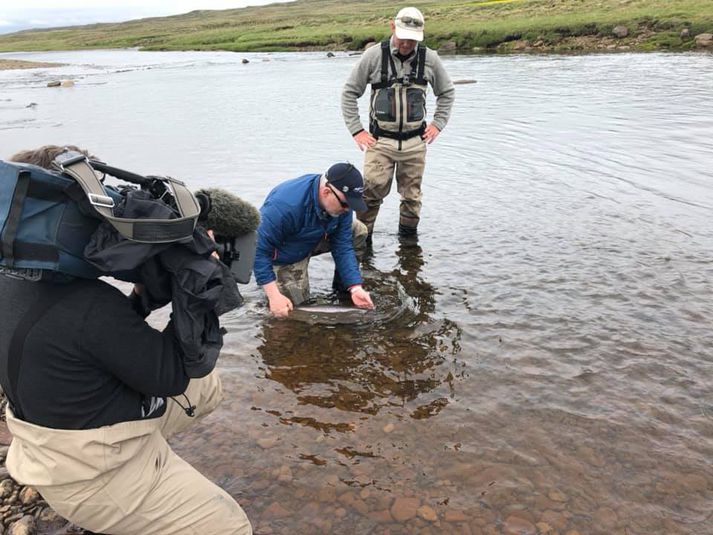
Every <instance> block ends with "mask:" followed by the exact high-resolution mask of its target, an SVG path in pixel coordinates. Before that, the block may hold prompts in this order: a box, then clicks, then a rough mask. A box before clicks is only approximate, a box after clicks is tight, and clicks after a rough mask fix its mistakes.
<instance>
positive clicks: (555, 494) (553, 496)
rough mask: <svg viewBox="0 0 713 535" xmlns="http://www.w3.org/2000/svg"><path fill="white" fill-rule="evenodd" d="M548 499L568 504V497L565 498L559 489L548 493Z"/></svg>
mask: <svg viewBox="0 0 713 535" xmlns="http://www.w3.org/2000/svg"><path fill="white" fill-rule="evenodd" d="M547 497H548V498H549V499H550V500H552V501H553V502H562V503H563V502H566V501H567V496H565V495H564V494H563V493H562V492H560V491H559V490H557V489H552V490H551V491H549V492H548V493H547Z"/></svg>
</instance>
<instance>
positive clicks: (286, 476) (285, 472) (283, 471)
mask: <svg viewBox="0 0 713 535" xmlns="http://www.w3.org/2000/svg"><path fill="white" fill-rule="evenodd" d="M292 479H293V476H292V470H291V469H290V467H289V466H287V465H286V464H283V465H282V466H281V467H280V471H279V473H278V475H277V480H278V481H282V482H283V483H289V482H290V481H292Z"/></svg>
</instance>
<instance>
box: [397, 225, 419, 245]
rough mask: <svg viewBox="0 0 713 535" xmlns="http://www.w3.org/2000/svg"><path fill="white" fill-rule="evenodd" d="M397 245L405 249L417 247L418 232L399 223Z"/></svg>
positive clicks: (414, 228)
mask: <svg viewBox="0 0 713 535" xmlns="http://www.w3.org/2000/svg"><path fill="white" fill-rule="evenodd" d="M399 243H400V244H401V245H403V246H405V247H409V246H416V245H418V230H417V228H416V227H407V226H406V225H402V224H401V223H399Z"/></svg>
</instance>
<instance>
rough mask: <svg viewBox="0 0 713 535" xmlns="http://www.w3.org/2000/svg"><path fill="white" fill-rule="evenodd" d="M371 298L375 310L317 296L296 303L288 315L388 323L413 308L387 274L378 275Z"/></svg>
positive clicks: (313, 320) (317, 321)
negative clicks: (301, 302) (385, 275)
mask: <svg viewBox="0 0 713 535" xmlns="http://www.w3.org/2000/svg"><path fill="white" fill-rule="evenodd" d="M372 298H373V299H374V303H375V304H376V308H375V309H374V310H369V309H365V308H357V307H355V306H353V305H352V304H351V302H349V301H333V300H331V299H324V298H321V297H317V298H314V299H312V300H310V301H308V302H306V303H303V304H301V305H298V306H296V307H295V308H294V309H293V310H292V311H291V312H290V314H289V315H288V316H287V317H288V318H289V319H293V320H296V321H301V322H304V323H309V324H311V325H350V324H351V325H367V324H375V323H387V322H390V321H392V320H394V319H396V318H398V317H400V316H401V315H402V314H403V313H404V312H406V311H407V310H409V309H411V308H412V307H413V303H412V300H411V298H410V297H409V296H408V295H406V291H405V290H404V289H403V287H402V286H401V284H399V282H398V281H396V280H394V279H392V278H389V277H382V278H381V281H380V287H379V288H378V289H377V290H376V291H375V292H373V294H372Z"/></svg>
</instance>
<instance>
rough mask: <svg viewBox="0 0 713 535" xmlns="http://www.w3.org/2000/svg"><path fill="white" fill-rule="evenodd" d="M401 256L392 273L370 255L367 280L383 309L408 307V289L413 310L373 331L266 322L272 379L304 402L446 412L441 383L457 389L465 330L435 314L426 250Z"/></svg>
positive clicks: (360, 409)
mask: <svg viewBox="0 0 713 535" xmlns="http://www.w3.org/2000/svg"><path fill="white" fill-rule="evenodd" d="M397 254H398V258H399V268H397V269H395V270H394V271H393V272H392V273H390V274H389V273H383V272H380V271H379V270H377V269H375V268H374V267H373V266H371V265H370V264H369V262H368V260H367V261H366V262H365V265H364V266H363V273H364V278H365V280H366V282H367V285H368V286H369V288H371V289H372V294H373V296H374V299H375V302H376V303H377V304H378V306H380V307H399V306H401V305H402V303H399V302H398V301H399V300H401V299H402V297H401V295H402V294H403V292H402V291H401V290H400V288H403V289H404V290H405V294H406V298H407V299H409V300H410V301H411V302H412V303H413V305H412V306H411V307H408V308H406V310H405V312H404V313H403V314H401V315H399V316H398V317H396V318H394V319H393V320H392V321H388V322H387V321H384V322H382V323H376V324H371V325H368V328H364V326H360V325H337V326H325V325H306V324H303V323H296V322H290V321H281V320H274V319H271V320H267V321H265V323H264V325H263V328H262V334H261V340H262V344H261V345H260V346H259V347H258V352H259V355H260V356H261V358H262V360H263V362H264V364H265V365H266V370H265V375H266V377H267V378H268V379H271V380H273V381H277V382H278V383H280V384H282V385H283V386H285V387H287V388H288V389H289V390H291V391H292V392H294V393H295V394H296V395H297V400H298V402H299V403H300V404H302V405H307V406H315V407H320V408H323V409H332V408H336V409H339V410H340V411H347V412H350V413H363V414H371V415H376V414H377V413H379V411H380V410H382V409H383V408H385V407H394V406H396V407H408V408H410V409H411V411H412V412H411V416H412V417H413V418H418V419H422V418H427V417H429V416H432V415H435V414H437V413H439V412H440V411H441V410H442V409H443V407H445V406H446V405H447V403H448V401H447V399H446V398H445V397H444V396H443V392H441V391H440V390H441V389H440V388H439V387H441V386H445V387H447V390H448V391H449V392H452V390H453V374H452V373H451V370H450V369H449V362H450V361H451V360H452V358H453V357H454V356H455V355H456V354H457V353H458V351H459V344H458V339H459V335H460V329H459V327H458V326H457V325H456V324H454V323H452V322H450V321H447V320H437V319H435V318H433V317H432V316H431V313H432V312H433V310H434V307H435V292H436V290H435V287H434V286H433V285H432V284H430V283H429V282H427V281H425V280H424V279H423V278H422V277H421V268H422V267H423V253H422V250H421V248H420V247H406V246H404V247H400V248H399V249H398V253H397ZM385 314H386V316H388V311H386V313H385ZM436 390H439V393H438V394H435V391H436ZM429 394H432V395H429ZM424 400H425V403H424ZM412 405H413V406H412ZM280 416H281V418H283V421H284V422H285V423H287V422H289V423H295V422H296V423H301V424H304V425H308V426H312V427H315V428H318V429H321V430H323V431H330V430H337V431H346V430H349V429H350V426H349V425H347V424H344V423H338V424H330V423H326V422H320V421H318V420H317V419H315V418H314V417H297V416H292V417H289V418H287V417H282V415H281V414H280Z"/></svg>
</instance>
